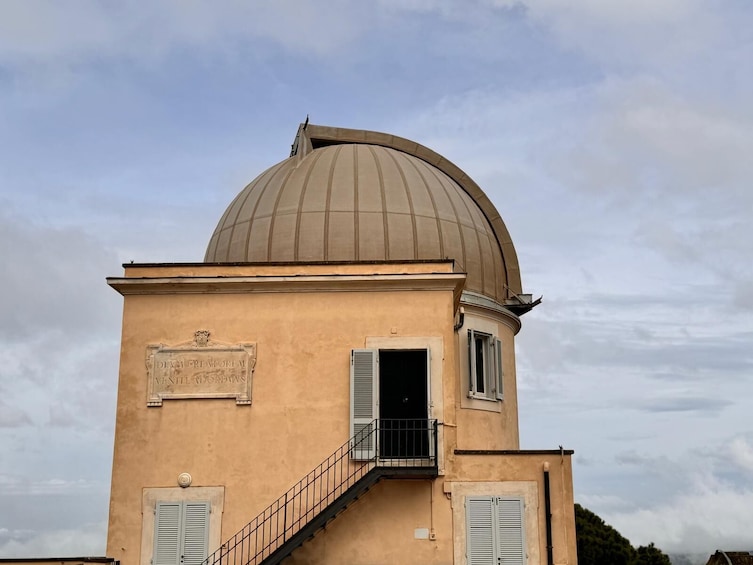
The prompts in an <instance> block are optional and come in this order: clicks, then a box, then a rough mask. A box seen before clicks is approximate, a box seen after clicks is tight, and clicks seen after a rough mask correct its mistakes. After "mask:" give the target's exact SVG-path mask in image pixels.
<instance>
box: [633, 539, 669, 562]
mask: <svg viewBox="0 0 753 565" xmlns="http://www.w3.org/2000/svg"><path fill="white" fill-rule="evenodd" d="M635 563H636V565H672V562H671V561H670V560H669V557H667V555H666V554H664V553H663V552H662V550H661V549H659V548H658V547H656V546H655V545H654V544H653V542H652V543H650V544H648V545H647V546H644V545H642V546H640V547H639V548H638V549H637V550H636V560H635Z"/></svg>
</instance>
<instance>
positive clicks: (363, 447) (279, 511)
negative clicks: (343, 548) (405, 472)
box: [202, 419, 437, 565]
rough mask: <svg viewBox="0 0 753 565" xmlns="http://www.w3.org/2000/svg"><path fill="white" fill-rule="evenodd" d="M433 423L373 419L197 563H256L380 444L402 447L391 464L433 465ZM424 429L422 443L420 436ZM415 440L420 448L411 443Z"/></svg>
mask: <svg viewBox="0 0 753 565" xmlns="http://www.w3.org/2000/svg"><path fill="white" fill-rule="evenodd" d="M416 423H418V427H416V426H417V424H416ZM436 424H437V422H436V420H428V419H411V420H397V419H387V420H385V419H382V420H373V421H372V422H371V423H370V424H368V425H366V426H364V427H363V429H362V430H360V431H359V432H357V433H356V434H355V435H354V436H353V437H351V438H350V439H348V441H346V442H345V443H343V444H342V445H341V446H340V447H338V448H337V449H336V450H335V451H334V452H333V453H332V454H331V455H329V456H328V457H327V458H326V459H324V461H322V462H321V463H320V464H319V465H317V466H316V467H314V469H312V470H311V471H310V472H309V473H307V474H306V475H305V476H304V477H303V478H302V479H301V480H299V481H298V482H297V483H296V484H295V485H293V486H292V487H291V488H289V489H288V490H287V491H286V492H285V493H284V494H283V495H282V496H281V497H279V498H278V499H277V500H275V501H274V502H273V503H272V504H270V505H269V506H267V507H266V508H265V509H264V510H262V511H261V512H260V513H259V514H258V515H257V516H256V517H255V518H253V519H252V520H251V521H250V522H248V523H247V524H246V525H245V526H244V527H243V528H241V529H240V530H239V531H238V532H237V533H236V534H235V535H233V536H232V537H231V538H230V539H228V540H227V541H226V542H224V543H223V544H222V545H221V546H220V547H219V549H217V550H216V551H214V552H213V553H212V554H210V555H209V556H208V557H207V558H206V559H205V560H204V562H203V563H202V565H230V564H232V565H259V564H260V563H261V562H262V561H263V560H264V559H266V558H267V557H268V556H269V555H271V554H272V553H273V552H274V551H276V550H277V549H278V548H279V547H280V546H281V545H282V544H284V543H285V542H286V541H287V540H288V539H289V538H290V537H291V536H293V535H294V534H296V533H297V532H298V531H299V530H300V529H301V528H303V527H304V526H305V525H306V524H307V523H308V522H310V521H311V520H312V519H313V518H314V517H315V516H316V515H317V514H319V513H320V512H321V511H322V510H324V509H325V508H326V507H327V506H329V505H330V504H331V503H332V502H334V501H335V500H336V499H337V498H338V497H339V496H341V495H342V494H344V493H345V491H347V490H348V488H350V487H351V486H352V485H354V484H355V483H356V482H357V481H358V480H359V479H361V478H362V477H364V476H365V475H366V474H367V473H368V472H369V471H371V470H372V469H374V468H375V467H376V466H377V463H378V462H379V461H380V454H379V445H380V443H381V444H384V446H387V445H388V444H389V445H391V446H393V449H395V445H396V446H397V448H396V449H398V451H399V450H401V449H402V450H403V451H405V453H403V452H402V451H400V452H399V453H398V455H395V454H392V455H390V456H388V459H390V460H391V461H390V464H389V466H390V467H393V468H394V467H400V466H403V467H409V466H419V465H420V464H421V462H425V461H428V462H430V463H429V465H432V466H436V449H437V437H436V434H437V429H436V428H437V425H436ZM416 432H418V433H419V435H416ZM424 432H425V433H426V434H427V438H426V440H427V441H426V444H425V445H424V444H423V440H421V439H420V438H421V436H420V434H421V433H424ZM410 434H412V435H410ZM428 434H433V437H432V438H429V437H428ZM416 438H419V440H420V441H421V445H420V446H416V445H415V444H416ZM401 440H405V441H404V442H403V443H404V444H405V445H401V443H400V442H401ZM408 440H410V442H409V441H408ZM408 443H411V444H412V445H410V446H407V444H408ZM406 450H407V451H406ZM365 454H366V455H368V456H365ZM354 455H355V457H354ZM401 456H402V457H401ZM382 457H384V454H382ZM317 489H318V490H317ZM239 553H240V555H239Z"/></svg>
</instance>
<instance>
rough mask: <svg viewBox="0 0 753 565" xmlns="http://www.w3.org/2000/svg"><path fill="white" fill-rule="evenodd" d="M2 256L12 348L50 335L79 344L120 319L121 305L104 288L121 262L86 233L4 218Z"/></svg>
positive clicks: (3, 312)
mask: <svg viewBox="0 0 753 565" xmlns="http://www.w3.org/2000/svg"><path fill="white" fill-rule="evenodd" d="M0 255H2V257H3V262H4V269H3V272H2V279H3V287H4V289H5V292H3V294H2V296H1V297H0V319H1V320H2V323H1V324H0V337H1V338H2V339H3V340H4V341H5V342H6V343H9V342H18V341H19V340H26V339H30V338H31V337H32V336H35V335H36V336H39V335H41V334H47V333H56V334H58V335H59V338H58V339H61V340H62V339H75V337H74V336H77V335H78V336H80V335H81V334H82V333H96V332H97V331H98V330H101V329H102V328H103V327H105V326H106V325H109V324H110V323H111V321H112V320H113V319H117V312H118V310H117V300H116V299H115V297H114V296H110V295H109V292H111V291H110V290H109V289H108V288H107V287H106V285H105V284H104V277H105V275H106V273H107V272H108V270H109V269H111V268H112V265H114V264H117V256H116V255H115V254H114V253H113V252H111V251H109V250H108V249H105V248H104V247H103V246H102V245H101V244H100V243H99V242H98V241H97V240H95V239H94V238H93V237H91V236H89V235H88V234H86V233H84V232H83V231H82V230H80V229H76V228H54V227H46V226H39V225H35V224H34V223H32V222H31V221H29V220H28V219H27V218H18V219H16V218H10V217H8V216H7V215H0ZM11 266H12V267H11ZM63 336H67V337H63Z"/></svg>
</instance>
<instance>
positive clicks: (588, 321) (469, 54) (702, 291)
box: [0, 0, 753, 557]
mask: <svg viewBox="0 0 753 565" xmlns="http://www.w3.org/2000/svg"><path fill="white" fill-rule="evenodd" d="M752 69H753V3H751V2H750V1H749V0H717V1H716V2H706V1H702V0H633V1H631V2H624V1H623V0H466V1H464V2H460V1H451V0H373V1H371V2H357V1H355V0H353V1H347V0H328V1H327V2H315V1H314V0H275V1H274V2H273V1H256V2H252V1H240V0H213V1H212V2H208V1H207V2H202V1H199V0H182V1H178V0H151V1H150V2H133V1H124V2H118V3H114V2H104V1H93V0H78V1H74V2H65V3H63V2H56V1H43V0H3V1H2V2H0V291H1V292H0V557H11V556H15V557H33V556H45V555H55V556H65V555H69V556H73V555H76V556H77V555H103V554H104V553H105V539H106V530H107V507H108V496H109V481H110V471H111V458H112V444H113V432H114V418H115V414H114V412H115V401H116V386H117V374H118V356H119V347H120V343H119V340H120V321H121V320H120V316H121V308H122V297H121V296H120V295H118V294H117V293H116V292H114V291H113V290H112V289H110V288H109V287H107V285H106V284H105V277H107V276H119V275H120V274H121V273H122V268H121V264H122V263H124V262H129V261H132V260H133V261H135V262H163V261H165V262H181V261H201V260H202V259H203V255H204V251H205V249H206V245H207V243H208V241H209V238H210V236H211V234H212V231H213V230H214V227H215V225H216V223H217V222H218V221H219V219H220V217H221V215H222V213H223V211H224V209H225V207H226V206H227V205H228V204H229V203H230V201H231V200H232V199H233V197H234V196H235V195H236V194H237V193H238V192H239V191H240V190H241V189H242V188H243V187H244V186H245V185H246V184H247V183H248V182H249V181H251V180H252V179H253V178H254V177H255V176H257V175H258V174H259V173H261V172H262V171H263V170H265V169H266V168H268V167H269V166H271V165H273V164H275V163H277V162H279V161H281V160H282V159H284V158H286V157H287V155H288V153H289V150H290V143H291V142H292V141H293V137H294V135H295V132H296V129H297V127H298V124H299V123H300V122H301V121H303V120H304V119H305V118H306V116H307V115H309V116H310V119H311V122H312V123H315V124H321V125H331V126H341V127H349V128H358V129H370V130H376V131H385V132H389V133H393V134H396V135H400V136H402V137H406V138H409V139H413V140H415V141H418V142H419V143H421V144H423V145H426V146H428V147H430V148H432V149H434V150H435V151H437V152H438V153H440V154H442V155H444V156H446V157H447V158H448V159H449V160H451V161H453V162H454V163H456V164H457V165H459V166H460V167H461V168H462V169H463V170H465V171H466V172H467V173H468V174H469V175H470V176H471V177H472V178H473V179H474V180H475V181H476V182H477V183H478V184H479V185H480V186H481V187H482V188H483V189H484V191H485V192H486V193H487V194H488V195H489V196H490V198H491V200H492V201H493V202H494V204H495V205H496V207H497V209H498V210H499V211H500V213H501V215H502V218H503V219H504V221H505V223H506V225H507V227H508V229H509V231H510V233H511V235H512V237H513V241H514V242H515V245H516V250H517V253H518V257H519V259H520V265H521V272H522V277H523V285H524V291H525V292H528V293H532V294H534V296H535V297H538V296H543V302H542V304H541V305H540V306H538V307H537V308H536V309H535V310H533V311H532V312H531V313H529V314H527V315H526V316H525V317H524V318H523V329H522V331H521V333H520V334H519V336H518V338H517V343H516V349H517V360H518V384H519V402H520V428H521V447H523V448H531V449H534V448H538V449H545V448H547V449H551V448H555V449H556V448H557V447H558V446H559V445H563V446H564V447H566V448H569V449H574V450H575V456H574V460H573V461H574V483H575V498H576V501H577V502H580V503H581V504H583V505H584V506H586V507H588V508H589V509H591V510H592V511H594V512H596V513H597V514H599V515H600V516H601V517H602V518H604V519H605V520H606V521H607V522H608V523H609V524H611V525H613V526H614V527H616V528H617V529H618V530H619V531H620V532H621V533H622V534H623V535H625V536H626V537H628V538H629V539H630V540H631V541H632V542H633V543H634V544H635V545H637V544H647V543H648V542H651V541H653V542H655V543H656V544H657V546H658V547H660V548H661V549H663V550H664V551H666V552H695V553H705V554H706V555H708V554H710V553H713V551H714V550H715V549H717V548H720V549H725V550H732V549H753V538H751V535H750V524H751V523H753V416H751V410H750V407H749V406H750V402H751V398H753V348H752V347H751V344H752V343H753V251H752V250H751V242H752V241H753V221H751V216H752V215H753V158H752V157H751V149H752V148H753V105H752V104H751V100H753V73H752V72H751V70H752Z"/></svg>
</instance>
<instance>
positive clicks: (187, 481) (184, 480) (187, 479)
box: [178, 473, 192, 488]
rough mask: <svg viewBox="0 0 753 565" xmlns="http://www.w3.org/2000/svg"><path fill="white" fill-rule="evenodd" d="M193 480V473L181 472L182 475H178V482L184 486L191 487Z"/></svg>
mask: <svg viewBox="0 0 753 565" xmlns="http://www.w3.org/2000/svg"><path fill="white" fill-rule="evenodd" d="M191 480H192V479H191V475H189V474H188V473H181V474H180V475H178V484H179V485H180V486H182V487H183V488H186V487H190V486H191Z"/></svg>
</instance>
